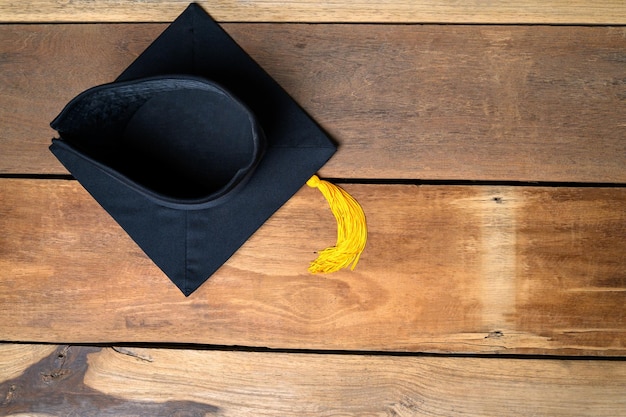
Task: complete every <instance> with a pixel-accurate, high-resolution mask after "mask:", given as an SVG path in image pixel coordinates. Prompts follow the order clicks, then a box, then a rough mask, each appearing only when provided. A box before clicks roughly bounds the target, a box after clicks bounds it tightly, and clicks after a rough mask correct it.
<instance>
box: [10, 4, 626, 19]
mask: <svg viewBox="0 0 626 417" xmlns="http://www.w3.org/2000/svg"><path fill="white" fill-rule="evenodd" d="M198 3H199V4H201V5H202V6H203V7H204V8H205V9H206V10H207V11H208V12H209V13H210V14H211V15H212V16H214V18H215V19H217V20H219V21H234V22H385V23H392V22H395V23H487V24H492V23H543V24H624V23H626V5H625V4H624V2H623V1H621V0H599V1H594V2H588V1H584V0H548V1H540V0H522V1H516V2H515V3H513V4H511V2H507V1H504V0H496V1H489V2H484V1H479V0H471V1H464V2H446V1H441V0H419V1H403V0H381V1H377V2H376V3H371V2H363V1H360V2H354V1H350V0H333V1H322V2H320V1H313V0H306V1H295V0H290V1H281V2H276V1H271V0H251V1H246V2H241V1H233V0H214V1H210V2H209V1H199V2H198ZM186 6H187V2H180V1H177V0H167V1H165V0H161V1H158V2H137V1H132V0H101V1H97V2H94V1H89V0H78V1H72V2H71V3H67V2H62V1H42V0H28V1H23V2H20V3H13V2H9V1H6V0H5V1H2V2H0V21H1V22H163V21H166V22H168V21H171V20H173V19H175V18H176V16H178V15H179V14H180V13H181V12H182V11H183V10H184V8H185V7H186Z"/></svg>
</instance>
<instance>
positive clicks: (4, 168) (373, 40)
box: [0, 24, 626, 183]
mask: <svg viewBox="0 0 626 417" xmlns="http://www.w3.org/2000/svg"><path fill="white" fill-rule="evenodd" d="M164 28H165V26H164V25H50V26H47V25H35V26H33V25H6V26H0V51H1V52H2V60H0V69H1V71H0V120H1V121H2V125H3V130H2V140H0V172H3V173H66V171H65V170H64V169H63V168H62V167H61V165H60V164H59V163H58V162H57V161H56V159H55V158H54V157H53V156H52V155H51V154H50V153H49V152H48V150H47V146H48V145H49V142H50V138H51V137H53V136H54V132H53V131H52V130H51V129H50V128H49V127H48V123H49V121H50V120H52V119H53V118H54V116H56V114H57V113H58V112H59V111H60V109H62V108H63V106H64V105H65V103H66V102H67V101H68V100H69V99H71V98H72V97H73V96H74V95H76V94H78V93H79V92H80V91H82V90H84V89H86V88H88V87H91V86H93V85H96V84H100V83H104V82H109V81H111V80H113V79H114V78H115V77H116V76H117V74H119V73H120V72H121V71H122V70H123V69H124V68H125V66H126V65H128V64H130V62H132V60H133V59H134V58H135V57H136V56H137V55H138V54H139V53H140V52H141V51H142V50H143V49H144V48H145V47H146V46H147V45H148V44H149V43H150V42H151V41H152V40H153V39H154V38H155V37H156V36H158V34H159V33H160V32H161V31H162V30H163V29H164ZM225 28H226V30H227V31H228V32H229V33H230V34H231V35H232V36H233V37H234V38H235V39H236V40H237V41H238V42H239V43H240V44H241V45H242V46H243V48H244V49H246V50H247V51H248V52H249V53H250V55H251V56H252V57H253V58H254V59H256V60H257V61H258V62H259V63H260V64H261V66H263V67H264V68H265V69H266V70H267V71H268V72H269V73H270V74H271V75H272V76H273V77H274V78H275V79H276V80H277V81H278V82H279V83H280V84H281V85H282V86H283V87H284V88H285V89H286V90H287V91H288V92H289V93H290V94H292V95H293V97H294V98H295V99H296V100H297V101H298V102H299V103H300V104H301V105H302V106H303V107H304V108H305V109H306V110H307V111H308V112H309V113H310V114H311V115H312V116H313V117H314V118H315V119H316V120H317V121H318V122H319V123H320V124H321V125H322V127H323V128H324V129H326V131H328V132H329V134H330V135H331V136H332V137H333V138H334V139H335V140H336V141H337V142H338V144H339V147H340V149H339V152H338V153H337V154H336V155H335V157H334V158H333V159H332V160H331V161H330V162H329V163H328V164H327V165H326V166H325V167H324V168H323V169H322V171H321V174H322V175H324V176H326V177H336V178H388V179H396V178H403V179H416V178H418V179H439V180H449V179H453V180H454V179H459V180H505V181H565V182H606V183H620V182H621V183H623V182H626V169H624V166H626V141H624V140H623V139H624V137H626V67H625V64H624V62H626V54H625V53H624V51H625V50H626V31H625V29H624V28H605V27H541V26H532V27H518V26H489V27H486V26H435V25H427V26H421V25H418V26H406V25H356V26H355V25H275V24H274V25H272V24H267V25H265V24H229V25H225ZM93 51H98V53H96V54H94V52H93Z"/></svg>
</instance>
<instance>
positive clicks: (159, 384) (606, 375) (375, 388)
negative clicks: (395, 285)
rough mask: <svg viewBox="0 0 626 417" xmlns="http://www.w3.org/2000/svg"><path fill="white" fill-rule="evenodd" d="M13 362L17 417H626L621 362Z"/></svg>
mask: <svg viewBox="0 0 626 417" xmlns="http://www.w3.org/2000/svg"><path fill="white" fill-rule="evenodd" d="M20 348H21V349H22V351H23V352H24V353H25V354H28V352H29V350H31V349H34V350H38V347H37V346H33V345H20ZM6 359H7V358H3V357H0V394H1V395H2V396H3V397H4V398H6V399H5V400H4V401H3V402H2V403H0V413H2V415H13V416H15V415H29V416H32V415H38V414H35V413H37V412H39V411H43V412H45V414H44V413H43V412H42V415H45V416H50V415H51V414H52V415H58V416H61V415H69V414H71V413H78V412H79V413H80V415H83V416H84V415H89V416H113V415H115V416H120V415H133V416H136V415H151V416H169V415H174V413H176V412H178V413H180V414H175V415H185V416H211V415H219V416H224V417H228V416H233V417H234V416H237V417H245V416H255V417H256V416H285V417H290V416H298V417H301V416H316V417H318V416H321V417H324V416H328V417H330V416H338V415H341V416H359V417H362V416H432V415H445V416H451V417H455V416H459V417H461V416H463V417H469V416H480V417H484V416H502V415H506V416H529V415H542V416H543V415H549V416H568V417H569V416H590V415H593V416H611V417H616V416H625V415H626V412H625V410H626V399H625V397H624V395H623V393H624V389H625V388H626V362H623V361H611V362H608V361H602V360H597V361H579V360H545V359H544V360H539V359H529V360H517V359H504V358H501V359H495V358H491V359H485V358H482V359H480V358H449V357H448V358H446V357H403V356H371V355H334V354H333V355H315V354H297V353H273V352H265V353H258V352H227V351H207V350H205V351H202V350H178V349H150V348H125V350H124V351H123V352H121V351H120V350H119V349H116V348H95V347H89V346H83V347H79V346H59V347H58V348H57V350H56V351H55V352H54V353H52V354H51V355H50V356H49V357H46V358H44V359H42V360H41V361H39V362H34V363H33V364H32V366H31V367H30V368H28V369H27V370H26V372H24V373H23V374H22V375H19V376H17V377H10V379H9V378H7V376H6V374H4V372H3V367H4V366H6V364H7V363H8V362H7V360H6ZM51 375H55V377H51ZM7 392H8V395H6V393H7ZM44 407H47V408H44ZM7 413H8V414H7ZM18 413H19V414H18ZM168 413H169V414H168Z"/></svg>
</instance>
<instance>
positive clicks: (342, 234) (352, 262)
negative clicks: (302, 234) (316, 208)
mask: <svg viewBox="0 0 626 417" xmlns="http://www.w3.org/2000/svg"><path fill="white" fill-rule="evenodd" d="M307 185H308V186H309V187H312V188H317V189H319V190H320V191H321V193H322V195H323V196H324V197H325V198H326V200H327V201H328V205H329V206H330V210H331V211H332V213H333V215H334V216H335V219H336V220H337V243H336V244H335V246H331V247H329V248H326V249H324V250H323V251H321V252H320V253H319V255H318V257H317V259H316V260H315V261H313V262H311V266H310V267H309V272H311V273H314V274H316V273H328V272H335V271H338V270H340V269H343V268H347V267H349V266H350V269H351V270H354V268H355V267H356V264H357V263H358V262H359V259H360V257H361V253H362V252H363V250H364V249H365V243H366V241H367V223H366V221H365V213H364V212H363V208H362V207H361V205H360V204H359V203H358V202H357V201H356V200H355V199H354V198H353V197H352V196H351V195H350V194H348V192H346V191H345V190H344V189H343V188H341V187H339V186H337V185H334V184H332V183H330V182H328V181H324V180H321V179H320V178H319V177H318V176H317V175H313V176H312V177H311V178H310V179H309V180H308V181H307Z"/></svg>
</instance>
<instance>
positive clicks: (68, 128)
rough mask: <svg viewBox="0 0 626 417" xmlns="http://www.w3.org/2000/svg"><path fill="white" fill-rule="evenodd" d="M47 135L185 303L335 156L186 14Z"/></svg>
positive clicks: (231, 47) (283, 97)
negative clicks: (185, 298) (55, 135)
mask: <svg viewBox="0 0 626 417" xmlns="http://www.w3.org/2000/svg"><path fill="white" fill-rule="evenodd" d="M51 125H52V127H53V128H54V129H55V130H57V131H58V132H59V136H60V138H59V139H54V140H53V141H52V145H51V146H50V150H51V151H52V152H53V153H54V155H55V156H56V157H57V158H58V159H59V160H60V161H61V163H63V165H64V166H65V167H66V168H67V169H68V170H69V171H70V172H71V173H72V175H73V176H74V177H75V178H76V179H77V180H78V181H79V182H80V183H81V185H83V186H84V187H85V189H86V190H87V191H88V192H89V193H90V194H91V195H92V196H93V197H94V198H95V199H96V200H97V201H98V202H99V203H100V205H101V206H102V207H103V208H104V209H105V210H106V211H107V212H108V213H109V214H110V215H111V216H112V217H113V218H114V219H115V220H116V221H117V222H118V223H119V224H120V225H121V226H122V228H124V230H126V232H127V233H128V234H129V235H130V237H131V238H132V239H133V240H134V241H135V242H136V243H137V244H138V245H139V246H140V247H141V248H142V249H143V251H144V252H145V253H146V254H147V255H148V256H149V257H150V258H151V259H152V260H153V261H154V263H155V264H156V265H157V266H159V267H160V268H161V269H162V270H163V272H164V273H165V274H166V275H167V276H168V277H169V278H170V279H171V280H172V281H173V282H174V284H176V285H177V286H178V288H180V290H181V291H182V292H183V293H184V294H185V295H186V296H188V295H190V294H191V293H192V292H193V291H195V290H196V289H197V288H198V287H199V286H200V285H201V284H202V283H203V282H204V281H206V279H208V278H209V277H210V276H211V275H212V274H213V273H214V272H215V271H216V270H217V269H219V268H220V266H221V265H222V264H223V263H224V262H226V261H227V260H228V258H230V256H231V255H232V254H233V253H234V252H235V251H236V250H237V249H238V248H239V247H240V246H241V245H242V244H243V243H244V242H245V241H246V240H247V239H248V238H249V237H250V236H251V235H252V234H253V233H254V232H255V231H256V230H257V229H258V228H259V227H260V226H261V225H262V224H263V223H264V222H265V221H266V220H267V219H268V218H269V217H270V216H271V215H272V214H273V213H274V212H275V211H276V210H277V209H278V208H280V207H281V206H282V205H283V204H284V203H285V202H286V201H287V200H288V199H289V198H291V196H292V195H293V194H294V193H295V192H296V191H297V190H298V189H300V187H302V186H303V185H304V184H305V183H306V181H307V180H308V179H309V178H310V177H311V176H312V175H313V174H314V173H315V172H316V171H317V170H318V169H319V168H320V167H321V166H322V165H324V163H325V162H326V161H327V160H328V159H329V158H330V157H331V156H332V155H333V153H334V152H335V150H336V147H335V145H334V144H333V143H332V142H331V140H330V139H329V138H328V137H327V136H326V134H325V133H324V132H323V131H322V130H321V129H320V128H319V127H318V126H317V124H316V123H315V122H314V121H313V120H312V119H311V118H310V117H309V116H308V115H307V114H306V113H305V112H304V111H303V110H302V109H301V108H300V107H299V106H298V104H297V103H296V102H295V101H294V100H293V99H292V98H291V97H290V96H289V95H288V94H287V93H286V92H285V91H284V90H283V89H282V88H281V87H280V86H279V85H278V84H277V83H276V82H275V81H274V80H273V79H272V78H271V77H270V76H269V75H268V74H267V73H266V72H265V71H264V70H263V69H262V68H261V67H259V66H258V64H256V63H255V62H254V61H253V60H252V59H251V58H250V57H249V56H248V55H247V54H246V53H245V52H244V51H243V50H242V49H241V48H240V47H239V46H238V45H237V44H236V43H235V42H234V41H233V39H232V38H230V36H229V35H228V34H226V33H225V32H224V31H223V30H222V29H221V28H220V27H219V25H217V23H216V22H215V21H214V20H213V19H211V18H210V17H209V16H208V15H207V14H206V13H205V12H204V11H203V10H202V9H201V8H200V6H198V5H196V4H191V5H190V6H189V7H188V8H187V9H186V10H185V11H184V12H183V14H181V15H180V16H179V17H178V18H177V19H176V20H175V21H174V22H173V23H172V24H171V25H170V26H169V27H168V28H167V29H166V30H165V31H164V32H163V33H162V34H161V36H159V37H158V38H157V40H156V41H155V42H154V43H153V44H152V45H151V46H150V47H148V48H147V49H146V50H145V51H144V52H143V53H142V54H141V55H140V56H139V57H138V58H137V59H136V60H135V62H134V63H133V64H132V65H131V66H130V67H128V68H127V69H126V70H125V71H124V72H123V73H122V75H120V76H119V77H118V79H117V80H116V81H115V82H113V83H110V84H106V85H103V86H98V87H94V88H92V89H90V90H87V91H86V92H84V93H82V94H80V95H79V96H77V97H76V98H74V99H73V100H72V101H71V102H70V103H68V105H67V106H66V107H65V109H63V111H62V112H61V113H60V114H59V116H58V117H57V118H56V119H55V120H54V121H53V122H52V124H51Z"/></svg>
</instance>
